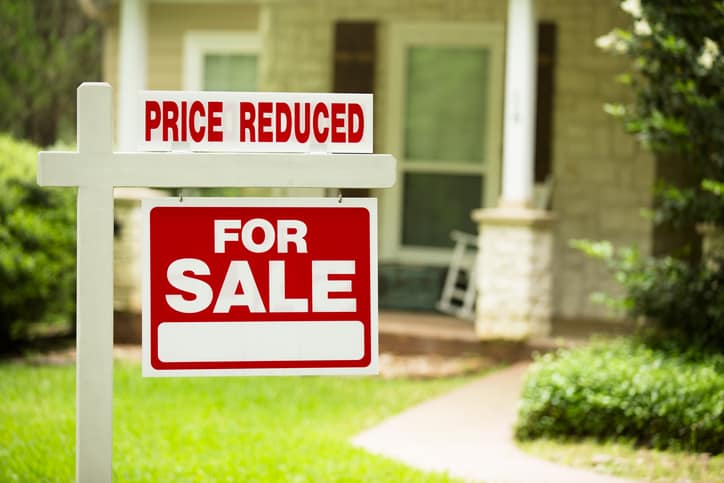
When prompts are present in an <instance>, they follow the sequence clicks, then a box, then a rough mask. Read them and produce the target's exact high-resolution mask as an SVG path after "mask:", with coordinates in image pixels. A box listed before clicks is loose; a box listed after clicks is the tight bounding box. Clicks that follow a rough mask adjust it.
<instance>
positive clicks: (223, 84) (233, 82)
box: [184, 31, 261, 91]
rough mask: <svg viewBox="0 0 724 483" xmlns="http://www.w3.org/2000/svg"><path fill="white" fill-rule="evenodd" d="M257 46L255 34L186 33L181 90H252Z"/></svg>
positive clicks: (255, 80)
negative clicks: (182, 85) (182, 87)
mask: <svg viewBox="0 0 724 483" xmlns="http://www.w3.org/2000/svg"><path fill="white" fill-rule="evenodd" d="M260 47H261V43H260V40H259V35H258V34H257V33H256V32H223V31H208V32H207V31H189V32H186V35H185V36H184V88H185V89H186V90H206V91H255V90H256V89H257V76H258V72H257V69H258V67H257V66H258V57H259V51H260Z"/></svg>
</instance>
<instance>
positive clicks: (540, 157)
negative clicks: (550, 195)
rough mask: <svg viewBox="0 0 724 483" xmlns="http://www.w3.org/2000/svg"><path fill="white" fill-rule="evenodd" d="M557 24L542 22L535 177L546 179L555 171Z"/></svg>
mask: <svg viewBox="0 0 724 483" xmlns="http://www.w3.org/2000/svg"><path fill="white" fill-rule="evenodd" d="M556 30H557V29H556V25H555V24H554V23H551V22H541V23H539V24H538V85H537V101H536V119H535V181H536V182H537V183H542V182H544V181H545V180H546V179H547V178H548V176H549V175H550V174H551V172H552V167H551V164H552V162H551V160H552V155H553V154H552V153H553V145H552V144H553V136H552V133H553V88H554V72H555V55H556V33H557V32H556Z"/></svg>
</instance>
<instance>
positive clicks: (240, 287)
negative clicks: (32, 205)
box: [143, 198, 377, 376]
mask: <svg viewBox="0 0 724 483" xmlns="http://www.w3.org/2000/svg"><path fill="white" fill-rule="evenodd" d="M143 207H144V215H145V216H146V220H145V222H146V241H145V257H144V280H145V285H144V300H143V352H144V357H143V359H144V375H149V376H158V375H174V376H179V375H182V376H192V375H228V374H237V375H238V374H370V373H376V372H377V218H376V202H375V200H374V199H344V200H342V202H341V203H340V202H338V201H337V200H336V199H312V198H306V199H288V198H281V199H271V198H267V199H262V198H258V199H255V198H191V199H189V198H185V199H183V201H180V200H178V199H176V198H163V199H155V200H145V201H144V205H143Z"/></svg>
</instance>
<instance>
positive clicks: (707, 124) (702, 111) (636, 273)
mask: <svg viewBox="0 0 724 483" xmlns="http://www.w3.org/2000/svg"><path fill="white" fill-rule="evenodd" d="M620 6H621V8H622V9H623V10H624V11H625V12H627V13H629V14H630V15H631V22H630V25H629V28H627V29H614V30H613V31H611V32H610V33H609V34H607V35H604V36H602V37H599V38H598V39H597V41H596V44H597V45H598V46H599V47H600V48H602V49H603V50H606V51H610V52H612V53H613V54H621V55H626V56H628V57H629V59H630V60H631V67H630V69H629V71H628V72H626V73H624V74H622V75H620V76H619V77H618V79H619V81H621V82H622V83H624V84H625V85H628V86H629V87H630V88H631V90H632V93H633V94H634V96H633V98H632V102H630V103H628V104H609V105H606V106H605V107H604V110H605V111H606V112H608V113H609V114H612V115H613V116H616V117H619V118H621V120H622V122H623V124H624V126H625V128H626V129H627V131H629V132H630V133H632V134H635V135H636V136H637V138H638V139H639V140H640V141H641V142H642V143H643V145H644V146H646V147H648V148H650V149H651V151H652V152H653V153H654V154H655V155H657V156H663V157H664V158H665V159H670V160H672V161H675V162H677V163H679V164H680V165H681V168H683V169H681V171H683V172H686V173H687V176H683V177H682V178H683V179H678V180H665V179H662V180H660V181H659V185H658V188H656V190H655V192H654V198H655V204H654V209H653V211H652V213H651V214H652V219H653V221H654V222H656V223H660V224H661V223H666V224H669V226H671V227H672V228H675V229H680V228H686V227H693V226H694V225H696V224H702V223H705V224H707V225H709V226H710V227H711V228H712V229H714V230H724V155H723V153H724V115H723V114H724V89H722V84H723V82H724V56H722V54H721V52H720V46H719V43H721V39H722V38H724V2H722V0H699V1H697V2H691V1H688V0H686V1H685V0H620ZM688 178H691V179H688ZM694 180H695V181H696V183H694V184H692V182H693V181H694ZM685 231H686V230H685ZM694 243H698V242H694ZM574 246H576V247H577V248H580V249H582V250H583V251H585V252H586V253H589V254H591V255H594V256H598V257H599V258H603V259H605V260H606V262H607V263H608V265H609V267H610V268H611V269H613V271H614V273H615V276H616V279H617V280H618V281H619V282H620V283H622V285H623V286H624V289H625V290H626V292H627V294H626V297H625V298H624V299H623V300H622V304H621V305H622V306H623V308H625V309H626V310H628V312H629V314H630V315H633V316H645V317H648V318H650V319H654V320H655V321H657V322H658V323H659V325H660V326H661V327H663V328H665V329H674V330H675V331H677V332H678V333H679V334H680V335H682V336H683V337H681V340H682V342H684V343H692V342H693V343H696V344H701V343H702V342H703V343H705V344H706V345H708V346H709V347H710V348H714V349H716V350H719V351H722V350H724V286H723V285H724V263H722V261H721V258H722V257H724V253H719V254H716V253H714V254H712V257H713V258H714V257H719V261H717V260H716V259H714V260H712V261H710V262H709V261H707V262H705V263H699V262H698V261H697V260H695V259H694V258H695V257H690V256H688V255H687V253H688V254H695V253H696V251H697V250H696V248H693V247H692V246H683V247H679V248H677V249H676V250H674V251H672V254H674V255H678V256H680V259H676V258H672V257H670V256H668V257H660V258H653V257H648V258H642V257H639V256H638V254H637V253H636V251H635V250H633V249H623V250H620V251H619V252H618V253H615V254H614V253H613V250H612V248H611V247H610V244H608V245H607V244H606V242H604V243H600V244H590V243H588V244H587V245H586V243H582V242H575V241H574Z"/></svg>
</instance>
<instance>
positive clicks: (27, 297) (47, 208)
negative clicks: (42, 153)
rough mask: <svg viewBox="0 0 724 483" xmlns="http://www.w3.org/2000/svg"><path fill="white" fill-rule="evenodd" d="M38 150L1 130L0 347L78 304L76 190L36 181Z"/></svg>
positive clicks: (63, 316) (61, 316)
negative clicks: (49, 185)
mask: <svg viewBox="0 0 724 483" xmlns="http://www.w3.org/2000/svg"><path fill="white" fill-rule="evenodd" d="M37 152H38V149H37V148H36V147H35V146H33V145H31V144H28V143H25V142H19V141H16V140H14V139H12V138H11V137H9V136H7V135H0V351H7V350H8V349H9V348H10V347H11V345H12V343H13V342H14V341H18V340H20V339H22V338H23V337H25V336H26V335H27V332H28V328H29V327H30V325H31V324H33V323H36V322H55V321H59V320H60V321H67V320H68V319H69V318H71V316H72V314H73V309H74V303H75V301H74V299H75V296H74V293H75V194H74V191H73V190H70V189H67V188H66V189H58V188H52V189H51V188H41V187H40V186H38V185H37V183H36V180H35V173H36V159H37Z"/></svg>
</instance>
